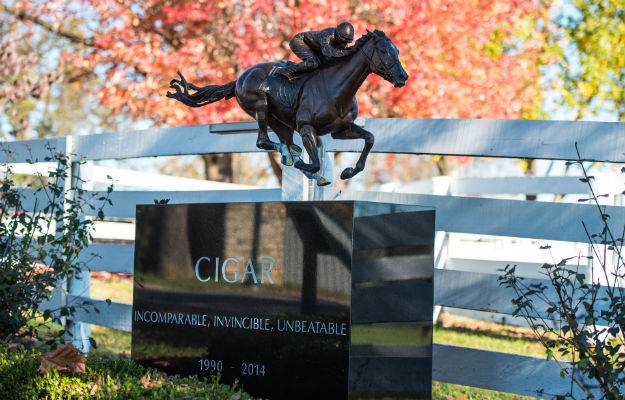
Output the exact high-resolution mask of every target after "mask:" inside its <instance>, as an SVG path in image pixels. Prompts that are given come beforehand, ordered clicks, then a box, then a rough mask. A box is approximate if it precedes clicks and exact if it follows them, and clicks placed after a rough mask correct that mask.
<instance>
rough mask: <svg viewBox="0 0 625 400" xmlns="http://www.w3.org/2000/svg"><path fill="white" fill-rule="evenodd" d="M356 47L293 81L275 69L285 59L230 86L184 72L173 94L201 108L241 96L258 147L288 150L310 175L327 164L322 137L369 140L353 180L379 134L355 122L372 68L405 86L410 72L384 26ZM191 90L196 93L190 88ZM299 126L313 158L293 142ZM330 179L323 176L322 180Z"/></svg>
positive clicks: (286, 159)
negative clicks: (195, 80) (203, 82)
mask: <svg viewBox="0 0 625 400" xmlns="http://www.w3.org/2000/svg"><path fill="white" fill-rule="evenodd" d="M354 47H355V49H356V51H354V52H353V53H352V54H350V55H348V56H345V57H342V58H339V59H330V60H324V62H323V63H322V66H321V68H319V69H317V70H314V71H311V72H308V73H305V74H302V75H299V76H298V78H297V79H296V80H295V81H293V82H290V81H289V80H288V79H287V78H285V77H284V76H282V75H280V74H277V73H275V71H276V69H277V68H278V67H280V66H284V63H276V62H268V63H261V64H257V65H255V66H253V67H251V68H249V69H248V70H246V71H245V72H243V74H242V75H241V76H240V77H239V79H237V80H236V81H232V82H229V83H227V84H225V85H209V86H205V87H197V86H195V85H193V84H190V83H188V82H187V81H186V80H185V78H184V77H183V76H182V74H180V72H179V73H178V74H179V75H180V79H179V80H178V79H174V80H172V81H171V83H170V87H171V88H172V89H175V90H176V93H170V92H167V97H171V98H174V99H177V100H179V101H181V102H182V103H184V104H186V105H187V106H190V107H201V106H204V105H206V104H210V103H213V102H215V101H218V100H221V99H226V100H227V99H229V98H231V97H235V98H236V100H237V103H238V104H239V106H240V107H241V108H242V109H243V110H244V111H245V112H246V113H248V114H249V115H250V116H252V117H253V118H254V119H256V121H257V122H258V140H257V141H256V146H258V147H259V148H261V149H264V150H276V151H279V152H280V153H281V154H282V163H283V164H284V165H293V163H294V159H295V168H298V169H300V170H302V171H303V172H304V173H305V174H306V175H307V176H308V177H309V178H312V177H314V174H315V173H317V172H318V171H319V169H320V167H321V165H320V161H319V154H318V139H317V137H318V136H323V135H327V134H330V135H331V136H332V137H333V138H334V139H364V141H365V146H364V149H363V150H362V153H361V154H360V158H359V159H358V161H357V162H356V166H355V167H354V168H345V169H344V170H343V172H342V173H341V179H349V178H351V177H353V176H354V175H356V174H357V173H358V172H360V171H362V170H363V169H364V167H365V162H366V160H367V156H368V154H369V151H370V150H371V147H373V143H374V138H373V134H371V132H369V131H367V130H365V129H363V128H361V127H360V126H358V125H356V124H354V120H355V119H356V117H357V116H358V104H357V103H356V98H355V95H356V92H357V91H358V89H359V88H360V86H361V85H362V84H363V82H364V81H365V79H366V78H367V76H368V75H369V74H370V73H372V72H373V73H374V74H377V75H379V76H381V77H382V78H384V79H385V80H387V81H389V82H391V83H392V84H393V85H394V86H395V87H402V86H404V84H405V83H406V80H407V79H408V74H407V73H406V71H405V70H404V68H403V67H402V65H401V62H400V61H399V51H398V50H397V48H396V47H395V45H394V44H393V43H392V42H391V40H390V39H389V38H388V37H387V36H386V34H385V33H384V32H382V31H379V30H375V31H374V32H370V31H367V33H366V34H365V35H363V36H362V37H361V38H360V39H358V40H357V41H356V43H355V44H354ZM189 89H191V90H194V91H195V93H189ZM268 126H269V127H270V128H271V129H272V130H273V131H274V132H275V133H276V135H277V136H278V138H279V140H280V143H275V142H272V141H271V140H270V139H269V136H268V134H267V127H268ZM295 130H297V132H299V134H300V135H301V138H302V143H303V144H304V147H305V148H306V152H307V153H308V155H309V157H310V163H306V162H304V161H303V160H301V159H300V158H299V156H300V154H301V149H300V148H299V146H297V145H295V144H294V143H293V132H294V131H295ZM328 183H330V182H329V181H327V180H325V179H319V180H318V184H319V185H323V184H328Z"/></svg>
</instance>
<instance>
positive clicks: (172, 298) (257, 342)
mask: <svg viewBox="0 0 625 400" xmlns="http://www.w3.org/2000/svg"><path fill="white" fill-rule="evenodd" d="M136 221H137V225H136V226H137V231H136V241H135V278H134V279H135V280H134V300H133V322H132V324H133V325H132V358H133V359H134V360H135V361H137V362H139V363H141V364H143V365H146V366H150V367H156V368H158V369H160V370H163V371H166V372H168V373H177V374H185V375H193V374H197V375H204V376H208V375H214V374H220V375H221V378H222V380H223V381H224V382H227V383H232V382H234V381H235V380H238V381H239V382H240V385H241V386H242V387H243V389H244V390H246V391H247V392H249V393H250V394H252V395H254V396H256V397H262V398H269V399H272V400H280V399H293V398H297V399H347V398H350V399H356V398H384V397H389V396H393V397H395V396H397V397H402V398H419V399H422V398H423V399H429V398H430V397H431V380H432V372H431V368H432V358H431V357H432V353H431V344H432V319H431V318H432V306H433V286H432V280H433V242H434V211H433V210H431V209H426V208H423V207H418V206H407V205H393V204H384V203H369V202H349V201H341V202H275V203H226V204H180V205H146V206H137V220H136Z"/></svg>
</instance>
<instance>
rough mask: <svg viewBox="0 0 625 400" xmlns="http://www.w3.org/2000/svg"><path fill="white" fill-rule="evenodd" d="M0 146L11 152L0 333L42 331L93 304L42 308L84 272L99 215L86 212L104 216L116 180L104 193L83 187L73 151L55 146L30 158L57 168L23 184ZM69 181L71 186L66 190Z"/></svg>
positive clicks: (0, 215) (0, 207)
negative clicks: (88, 210)
mask: <svg viewBox="0 0 625 400" xmlns="http://www.w3.org/2000/svg"><path fill="white" fill-rule="evenodd" d="M0 150H1V151H3V152H4V153H5V155H6V162H4V163H3V164H2V167H3V168H2V171H1V172H0V173H2V174H3V176H2V180H1V182H0V339H5V338H6V339H5V340H9V339H10V338H14V337H18V336H27V337H33V336H34V337H37V336H38V329H39V328H40V327H41V324H47V323H49V322H57V323H60V322H62V320H63V319H64V318H65V317H71V316H72V315H73V314H74V313H75V311H76V310H77V308H79V307H83V306H86V305H88V304H87V303H86V302H84V303H80V304H71V303H70V304H67V303H66V304H63V305H61V306H59V307H58V308H56V309H46V310H41V311H40V310H39V307H40V304H41V303H42V302H43V301H44V300H47V299H49V298H50V296H51V294H52V290H53V289H54V288H55V287H57V286H59V285H61V284H63V282H65V281H67V280H69V279H72V278H79V277H80V273H81V271H83V270H85V269H86V268H87V266H86V264H85V263H84V262H83V261H81V260H80V259H79V256H80V254H81V252H82V251H83V250H84V249H85V248H86V247H87V246H88V245H89V242H90V240H91V234H90V228H91V226H92V225H93V223H94V221H95V220H94V219H90V218H85V217H84V216H83V215H84V210H85V208H86V207H89V208H91V209H92V210H95V214H96V215H97V218H96V220H97V219H102V218H103V216H104V214H103V211H102V208H103V207H104V205H105V204H106V203H110V199H109V195H110V193H111V192H112V186H111V187H109V188H108V191H107V194H106V195H104V196H100V197H97V196H99V195H96V194H94V193H93V192H92V193H88V192H86V191H84V190H82V189H81V185H82V181H80V180H79V179H78V178H76V177H71V168H72V160H71V159H70V157H69V156H68V155H66V154H62V153H58V152H55V151H53V149H52V148H50V147H49V148H48V150H49V151H50V156H49V157H46V158H45V160H32V161H29V163H31V164H34V163H35V162H37V161H46V162H53V163H55V164H56V168H54V169H52V170H51V171H50V172H49V173H48V174H47V175H45V176H44V175H42V174H41V173H39V174H37V175H36V176H35V178H34V179H33V180H31V181H30V182H29V183H28V184H26V185H25V186H26V187H25V188H20V187H18V184H17V181H18V179H17V177H16V176H15V175H14V174H13V170H12V168H11V166H10V164H8V162H9V161H11V159H12V157H11V156H12V155H11V153H10V152H9V151H8V150H6V149H0ZM70 178H72V180H73V181H74V182H73V183H72V185H71V187H70V186H69V185H70ZM65 186H67V187H70V189H71V190H69V191H66V190H64V187H65ZM96 197H97V198H96ZM64 333H65V332H64V331H60V332H59V336H62V335H63V334H64Z"/></svg>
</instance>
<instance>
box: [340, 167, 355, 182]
mask: <svg viewBox="0 0 625 400" xmlns="http://www.w3.org/2000/svg"><path fill="white" fill-rule="evenodd" d="M357 173H358V171H356V170H355V169H354V168H351V167H348V168H345V169H344V170H343V172H341V179H343V180H345V179H350V178H352V177H353V176H354V175H356V174H357Z"/></svg>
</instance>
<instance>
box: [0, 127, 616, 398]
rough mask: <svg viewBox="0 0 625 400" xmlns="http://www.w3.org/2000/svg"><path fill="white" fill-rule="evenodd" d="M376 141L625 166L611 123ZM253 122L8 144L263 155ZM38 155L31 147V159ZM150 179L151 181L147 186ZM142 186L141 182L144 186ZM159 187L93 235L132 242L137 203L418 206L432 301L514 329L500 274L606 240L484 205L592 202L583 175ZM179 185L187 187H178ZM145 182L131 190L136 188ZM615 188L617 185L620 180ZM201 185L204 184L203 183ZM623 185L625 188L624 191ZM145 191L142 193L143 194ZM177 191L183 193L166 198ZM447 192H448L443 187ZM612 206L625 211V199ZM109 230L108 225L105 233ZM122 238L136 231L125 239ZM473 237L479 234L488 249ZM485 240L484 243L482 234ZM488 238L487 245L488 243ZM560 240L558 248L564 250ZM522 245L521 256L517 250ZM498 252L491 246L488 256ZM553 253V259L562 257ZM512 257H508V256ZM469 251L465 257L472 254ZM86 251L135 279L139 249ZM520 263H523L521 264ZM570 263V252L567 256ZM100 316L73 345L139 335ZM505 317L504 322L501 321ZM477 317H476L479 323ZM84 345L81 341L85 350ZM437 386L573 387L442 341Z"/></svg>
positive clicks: (288, 173)
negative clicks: (542, 253) (432, 235)
mask: <svg viewBox="0 0 625 400" xmlns="http://www.w3.org/2000/svg"><path fill="white" fill-rule="evenodd" d="M361 124H364V125H365V127H366V129H368V130H370V131H371V132H372V133H373V134H374V135H375V137H376V144H375V146H374V147H373V152H379V153H408V154H441V155H466V156H487V157H507V158H535V159H551V160H575V159H577V155H576V152H575V147H574V143H576V142H577V143H578V146H579V148H580V150H581V153H582V157H583V158H584V159H586V160H592V161H603V162H610V163H622V162H625V154H624V151H625V124H622V123H602V122H561V121H524V120H445V119H439V120H434V119H430V120H421V119H369V120H363V121H361ZM255 130H256V124H255V123H254V122H241V123H231V124H215V125H207V126H193V127H180V128H165V129H150V130H146V131H139V132H125V133H115V134H100V135H90V136H75V137H66V138H54V139H49V140H36V141H22V142H10V143H5V144H8V145H9V147H10V148H11V149H12V150H13V151H15V156H16V162H24V161H26V159H28V158H31V155H30V154H32V155H33V156H34V157H35V158H37V157H38V158H39V159H43V157H44V156H45V155H46V153H47V150H46V148H45V147H46V145H47V144H48V143H49V144H50V145H52V146H53V147H54V148H56V149H57V150H58V151H64V152H66V153H74V154H75V156H74V157H75V158H76V160H78V158H83V159H86V160H89V161H97V160H110V159H124V158H136V157H154V156H169V155H185V154H201V153H229V152H258V151H259V150H258V149H257V148H256V147H255V142H256V133H255ZM362 145H363V143H362V142H361V141H335V140H327V141H326V142H325V149H326V151H328V152H335V151H350V152H359V151H360V150H361V148H362ZM28 149H30V150H28ZM74 171H75V173H76V174H80V176H81V178H82V179H85V180H87V181H90V180H93V179H95V180H98V179H99V178H98V176H100V175H102V171H101V170H97V168H95V169H93V168H92V169H91V175H90V174H89V172H88V171H89V168H82V169H81V168H75V169H74ZM144 178H145V179H144ZM138 179H140V180H141V181H142V182H144V181H145V180H146V179H147V178H146V176H143V177H141V178H138ZM161 182H162V184H163V189H162V190H150V191H148V190H116V191H114V192H113V194H112V201H113V206H112V207H108V208H107V209H106V215H107V218H109V219H112V220H113V221H115V222H114V224H116V225H111V224H113V222H109V225H107V226H108V228H106V229H105V228H101V229H98V230H97V231H96V239H107V238H119V237H120V234H121V237H123V238H125V239H128V240H132V239H133V234H132V232H133V231H134V227H133V224H132V221H133V218H134V217H135V206H136V205H137V204H150V203H153V201H154V200H155V199H164V198H168V199H171V200H170V203H199V202H202V203H203V202H231V201H279V200H307V199H312V198H315V199H319V200H336V199H341V200H369V201H385V202H396V203H404V204H419V205H424V206H432V207H435V208H436V230H437V244H436V249H435V252H436V254H435V260H436V267H437V269H436V271H435V280H434V284H435V292H434V297H435V300H434V301H435V304H436V305H437V306H443V307H449V308H453V309H454V310H455V311H457V312H461V310H468V312H472V313H475V312H488V313H489V314H488V315H489V316H491V318H493V317H492V315H496V316H497V317H496V318H506V320H507V321H509V320H510V316H509V314H510V313H511V312H512V310H513V306H512V304H511V298H512V293H510V292H509V290H507V289H504V288H502V287H500V286H499V284H498V283H497V276H498V273H497V271H496V270H497V269H500V268H503V267H504V266H505V265H506V264H519V265H520V266H521V268H522V269H523V271H524V273H525V274H526V275H528V276H530V277H533V278H536V277H537V275H536V268H537V266H539V265H540V264H541V263H542V262H541V261H540V260H539V259H536V258H532V257H529V258H528V257H527V255H528V254H529V255H532V254H534V252H535V253H536V254H539V250H538V247H539V244H543V243H545V242H555V241H563V242H568V243H566V244H563V246H564V247H563V250H562V251H564V252H565V253H566V252H568V251H570V250H571V249H574V250H576V251H577V250H578V249H580V248H583V247H580V246H583V245H582V244H580V243H585V242H586V236H585V234H584V232H583V230H582V229H581V221H582V220H583V221H585V223H586V224H587V225H588V226H589V228H590V230H594V231H598V230H600V228H599V223H600V220H599V219H598V218H597V217H596V212H597V211H596V209H595V208H594V207H592V206H591V205H588V204H574V203H573V204H572V203H563V202H560V203H554V202H545V201H523V200H506V199H497V198H485V197H477V196H483V195H485V194H501V193H506V194H515V193H532V194H537V193H538V194H539V193H552V194H567V193H574V194H580V195H584V194H585V193H586V192H587V188H586V186H585V185H584V184H582V183H581V182H579V181H578V179H577V178H575V177H558V178H539V177H536V178H514V179H511V178H504V179H491V180H488V181H486V180H484V179H479V178H462V179H448V178H442V180H438V181H434V182H431V181H430V182H421V183H415V184H413V185H408V186H407V187H405V188H403V189H401V188H400V189H399V190H400V191H401V190H405V192H398V191H396V192H357V191H351V190H340V189H336V188H332V187H329V188H324V189H320V190H315V191H314V192H313V191H311V190H310V186H308V183H307V181H306V180H305V179H304V178H303V176H302V174H301V173H299V172H298V171H296V170H294V169H293V168H284V172H283V185H284V189H282V190H280V189H249V188H242V189H238V190H224V189H223V187H221V188H217V189H218V190H206V189H207V188H210V187H211V186H210V185H211V184H210V183H205V182H204V183H201V184H200V183H197V182H192V181H189V182H186V184H191V185H195V184H196V183H197V186H195V190H179V189H183V188H188V186H185V183H182V184H181V185H182V186H180V187H177V186H176V187H174V186H172V185H173V183H171V184H170V183H168V182H165V181H164V180H162V181H161ZM180 182H182V181H180ZM136 183H137V182H135V181H134V180H133V181H130V182H125V184H126V185H130V186H132V185H133V184H136ZM617 183H618V182H617ZM201 185H203V186H201ZM611 185H613V186H610V183H609V184H608V188H607V189H608V190H609V192H610V193H611V194H613V195H615V196H617V195H619V196H620V193H621V191H622V189H623V187H620V186H619V187H617V184H615V183H613V182H612V183H611ZM621 186H622V185H621ZM144 187H145V186H144ZM168 188H170V189H174V190H169V191H168V190H167V189H168ZM441 188H442V189H441ZM615 204H621V202H620V200H618V201H617V203H615ZM605 207H606V212H607V213H608V214H610V215H611V218H610V223H612V224H614V226H615V227H616V226H618V225H619V224H620V225H621V228H622V224H623V221H625V209H624V207H622V206H619V205H613V206H608V205H606V206H605ZM102 226H104V225H102ZM111 228H112V231H113V233H114V235H112V236H114V237H111V236H109V234H108V233H103V232H111ZM122 232H127V233H125V234H122ZM475 235H482V236H481V238H480V240H477V239H476V236H475ZM484 235H486V236H484ZM485 238H486V239H485ZM557 243H560V242H557ZM517 245H518V247H515V246H517ZM489 246H490V247H489ZM555 247H556V246H554V250H555ZM502 249H503V250H502ZM463 251H464V253H463ZM88 252H89V253H91V252H95V253H98V254H99V255H100V256H101V258H100V259H96V260H95V261H94V262H93V263H92V264H91V269H92V270H102V271H109V272H115V273H119V272H124V273H132V272H133V253H134V249H133V246H132V245H131V244H123V245H121V244H107V243H97V242H96V243H94V244H92V245H91V246H90V247H89V251H88ZM519 254H520V255H519ZM565 255H566V256H570V255H571V254H570V253H567V254H565ZM89 297H90V294H89V278H88V274H87V275H85V277H84V279H83V280H82V281H73V282H70V283H69V294H68V296H67V297H66V298H63V296H62V295H60V294H57V296H56V297H55V299H53V300H52V302H53V303H54V302H55V301H67V302H72V301H74V300H77V299H82V298H89ZM94 302H95V303H96V305H97V307H98V308H99V309H100V310H101V313H100V314H95V313H86V312H82V311H81V312H79V313H78V314H77V315H76V316H75V321H74V323H73V324H71V326H70V327H71V329H72V330H73V332H74V335H75V338H81V337H84V336H82V335H88V333H89V325H88V324H89V323H91V324H97V325H102V326H107V327H111V328H115V329H121V330H125V331H130V330H131V305H130V304H124V303H117V302H113V303H111V304H110V305H107V304H106V303H105V302H104V301H103V300H97V299H96V300H94ZM493 313H496V314H493ZM473 315H475V314H473ZM76 344H77V345H79V346H83V343H82V342H77V343H76ZM433 369H434V373H433V377H434V379H435V380H438V381H443V382H451V383H457V384H462V385H468V386H474V387H480V388H486V389H493V390H499V391H505V392H510V393H517V394H523V395H530V396H537V390H539V389H543V390H544V392H545V393H562V392H565V391H566V390H568V389H569V386H568V384H567V381H566V380H563V379H561V378H560V375H559V371H560V369H559V367H558V366H557V365H555V364H554V363H553V362H550V361H546V360H544V359H541V358H536V357H528V356H521V355H514V354H508V353H499V352H493V351H485V350H479V349H473V348H468V347H458V346H451V345H445V344H438V343H435V344H434V348H433Z"/></svg>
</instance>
